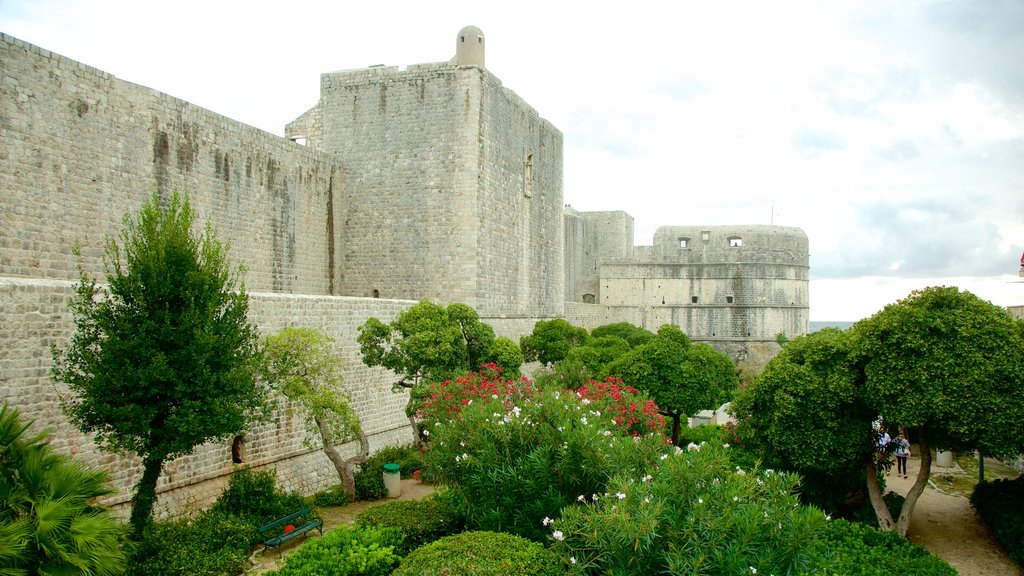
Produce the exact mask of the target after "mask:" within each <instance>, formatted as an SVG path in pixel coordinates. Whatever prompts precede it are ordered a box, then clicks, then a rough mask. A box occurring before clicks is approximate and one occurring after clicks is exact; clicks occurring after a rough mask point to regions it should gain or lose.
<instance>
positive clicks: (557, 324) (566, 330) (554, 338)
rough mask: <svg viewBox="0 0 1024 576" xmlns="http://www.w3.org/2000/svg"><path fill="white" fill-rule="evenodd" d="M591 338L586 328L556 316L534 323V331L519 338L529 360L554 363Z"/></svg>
mask: <svg viewBox="0 0 1024 576" xmlns="http://www.w3.org/2000/svg"><path fill="white" fill-rule="evenodd" d="M589 338H590V334H588V333H587V329H586V328H582V327H579V326H573V325H572V324H570V323H569V322H567V321H565V320H563V319H562V318H555V319H554V320H541V321H540V322H537V323H536V324H534V326H533V332H532V333H530V334H528V335H526V336H523V337H522V338H520V339H519V346H520V347H521V348H522V349H523V356H524V357H525V358H526V361H527V362H534V361H539V362H540V363H542V364H554V363H556V362H558V361H560V360H562V359H563V358H565V356H566V355H567V354H568V353H569V350H572V349H573V348H575V347H577V346H582V345H583V344H585V343H586V342H587V340H588V339H589Z"/></svg>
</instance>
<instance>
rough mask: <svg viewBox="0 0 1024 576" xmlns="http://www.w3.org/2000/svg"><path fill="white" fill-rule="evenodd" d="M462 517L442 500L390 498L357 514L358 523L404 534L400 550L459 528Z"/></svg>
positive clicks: (412, 547)
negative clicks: (393, 529) (390, 499)
mask: <svg viewBox="0 0 1024 576" xmlns="http://www.w3.org/2000/svg"><path fill="white" fill-rule="evenodd" d="M464 523H465V520H464V518H463V517H462V515H461V514H460V513H459V511H458V510H455V509H453V508H452V507H451V506H450V505H449V504H447V503H446V502H445V501H444V500H438V499H436V498H433V497H431V498H425V499H423V500H392V501H389V502H384V503H381V504H376V505H374V506H371V507H369V508H367V509H366V510H364V511H363V512H362V513H360V514H359V516H358V517H357V518H356V525H357V526H384V527H390V528H395V529H397V530H399V531H400V532H401V533H402V535H403V536H404V537H405V540H404V542H403V547H402V548H401V549H400V550H399V552H401V553H407V552H409V551H411V550H414V549H416V548H419V547H420V546H422V545H423V544H426V543H427V542H432V541H434V540H437V539H438V538H441V537H443V536H448V535H450V534H455V533H456V532H459V531H460V530H462V526H463V524H464Z"/></svg>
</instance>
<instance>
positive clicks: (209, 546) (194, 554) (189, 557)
mask: <svg viewBox="0 0 1024 576" xmlns="http://www.w3.org/2000/svg"><path fill="white" fill-rule="evenodd" d="M254 533H256V526H255V525H253V524H251V523H249V522H247V521H246V520H245V519H244V518H242V517H240V516H235V515H230V514H226V513H223V512H214V511H208V512H204V513H202V514H200V515H198V516H196V517H194V518H189V519H182V520H173V521H167V522H153V523H152V524H150V525H149V526H148V527H146V530H145V532H143V536H142V542H140V543H139V544H138V545H137V547H136V549H135V551H134V560H133V561H132V562H131V563H130V566H129V569H128V574H129V576H179V575H181V574H189V575H190V576H206V575H210V576H214V575H222V574H241V573H242V572H243V571H244V570H245V568H246V558H247V556H248V551H249V548H250V543H251V542H252V539H253V534H254Z"/></svg>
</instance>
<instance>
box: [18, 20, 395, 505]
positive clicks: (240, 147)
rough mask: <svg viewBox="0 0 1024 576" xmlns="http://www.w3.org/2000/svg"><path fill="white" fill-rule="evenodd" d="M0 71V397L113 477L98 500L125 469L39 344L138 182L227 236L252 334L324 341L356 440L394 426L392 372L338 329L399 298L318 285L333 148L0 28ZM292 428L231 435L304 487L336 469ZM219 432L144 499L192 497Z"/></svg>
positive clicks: (332, 246) (208, 468)
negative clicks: (366, 361) (342, 292)
mask: <svg viewBox="0 0 1024 576" xmlns="http://www.w3.org/2000/svg"><path fill="white" fill-rule="evenodd" d="M0 78H2V79H3V83H2V84H0V128H2V131H3V132H2V133H3V145H2V147H0V154H2V156H0V200H2V205H3V210H2V211H0V319H2V324H0V399H2V400H4V401H9V402H10V403H11V404H12V405H13V406H15V407H17V408H19V409H20V410H21V411H22V414H23V417H24V418H25V419H27V420H34V421H35V425H34V429H36V430H42V429H50V430H52V436H51V437H52V440H53V443H54V445H55V446H56V447H57V448H58V449H59V450H61V451H63V452H66V453H70V454H74V455H76V456H79V457H81V458H83V459H84V460H85V461H86V462H89V463H90V464H94V465H105V466H106V467H108V468H109V469H110V470H111V471H112V472H113V474H114V485H115V487H116V488H117V489H118V490H119V493H118V494H117V495H116V496H115V497H114V498H113V499H112V502H113V503H115V504H116V503H123V502H126V501H127V499H128V498H129V490H130V488H131V486H132V485H133V484H134V483H135V481H136V480H137V478H138V474H141V467H140V466H139V465H138V463H137V462H135V461H133V460H131V459H120V458H116V457H113V456H111V455H108V454H103V453H100V452H98V451H97V450H96V449H95V448H94V446H93V443H92V441H91V440H90V439H89V438H86V437H84V436H82V435H81V434H79V433H78V432H77V431H75V430H74V429H73V428H72V427H71V426H70V425H69V424H68V423H67V421H66V420H65V418H64V417H63V415H62V413H61V411H60V408H59V402H58V400H59V398H58V397H59V395H60V394H61V393H62V390H61V388H60V387H58V386H57V385H55V384H54V383H53V382H52V381H51V380H50V374H49V369H50V363H51V358H50V346H51V345H52V344H57V345H63V344H64V343H66V342H67V341H68V339H69V337H70V335H71V333H72V332H73V329H74V326H73V323H72V317H71V314H70V311H69V310H68V308H67V302H68V299H69V297H70V296H71V294H72V286H73V283H74V281H75V280H77V278H78V272H77V269H76V267H77V265H78V263H79V261H80V262H81V265H82V267H83V269H84V270H85V271H86V272H88V273H89V274H90V275H92V276H94V277H97V276H98V277H99V278H101V279H102V273H103V262H102V256H103V246H104V239H105V238H106V237H108V236H113V235H116V234H118V232H119V230H120V228H121V219H122V216H123V215H124V213H125V211H128V210H130V211H135V210H136V209H137V208H138V207H139V206H140V205H141V204H142V203H143V202H144V201H145V200H146V199H147V198H148V197H149V196H150V195H151V194H153V193H154V192H156V193H158V194H159V195H160V197H162V198H164V197H167V196H169V194H170V192H171V191H172V190H180V191H188V193H189V194H190V196H191V202H192V206H193V207H194V209H195V210H196V212H197V216H198V220H199V222H201V223H202V222H208V223H210V224H211V225H212V226H213V228H214V229H215V230H216V232H217V234H218V237H220V238H221V239H223V240H226V241H228V242H229V243H230V246H231V248H230V258H231V261H232V262H233V263H234V264H241V265H244V266H245V268H246V273H245V275H244V280H245V285H246V288H247V290H249V291H250V293H251V295H252V303H251V319H252V321H253V322H254V323H256V324H257V325H258V326H259V327H260V329H261V331H263V332H264V333H272V332H275V331H277V330H280V329H281V328H283V327H285V326H312V327H319V328H322V329H324V330H325V331H326V332H327V333H328V334H329V335H330V336H332V337H333V338H335V339H336V340H337V343H338V350H339V353H340V354H341V355H342V357H343V358H344V359H345V362H346V365H347V366H348V369H347V371H346V377H345V384H346V386H347V387H348V388H349V390H350V391H351V393H352V396H353V401H354V406H355V408H356V409H357V411H358V413H359V414H360V416H361V418H362V420H363V423H364V426H365V427H366V429H367V431H368V432H369V433H370V434H371V436H372V438H371V442H372V444H373V445H381V444H383V443H388V442H394V441H396V440H399V439H400V440H401V441H403V442H404V441H409V440H411V434H410V432H409V431H408V427H407V420H406V418H405V414H404V406H405V396H404V395H401V394H392V393H391V391H390V383H391V381H392V380H394V379H395V378H394V377H393V375H391V374H390V373H388V372H386V371H383V370H379V369H373V370H371V369H368V368H366V367H365V366H363V364H362V362H361V359H360V357H359V354H358V348H357V345H356V343H355V336H356V334H357V328H358V326H359V325H360V324H362V323H363V322H365V320H366V319H367V318H369V317H370V316H377V317H379V318H381V319H382V320H384V321H389V320H391V319H392V318H394V317H395V315H397V314H398V312H400V311H401V310H403V309H405V308H407V307H408V306H410V305H411V304H413V303H414V302H413V301H411V300H400V299H392V300H382V299H369V298H345V297H340V296H337V295H332V294H338V293H339V292H338V284H339V282H338V281H337V276H336V275H337V266H336V263H337V262H338V261H339V260H340V258H339V257H338V256H337V252H338V251H339V250H340V249H341V246H340V243H339V242H338V241H337V237H336V235H332V229H333V228H334V222H336V221H337V220H338V216H337V214H338V213H339V212H338V211H339V210H340V208H341V206H340V204H341V202H342V201H343V196H342V194H341V191H342V189H343V188H344V178H343V172H342V170H341V169H340V167H339V164H338V162H337V161H336V159H335V158H334V157H332V156H331V155H328V154H325V153H323V152H320V151H317V150H315V149H313V148H309V147H303V146H300V145H298V144H295V143H293V142H290V141H288V140H287V139H284V138H281V137H279V136H275V135H273V134H269V133H266V132H263V131H261V130H257V129H255V128H252V127H250V126H246V125H243V124H241V123H238V122H235V121H233V120H230V119H229V118H226V117H224V116H221V115H219V114H215V113H213V112H210V111H208V110H204V109H202V108H199V107H196V106H193V105H191V104H189V103H187V102H184V101H181V100H179V99H177V98H174V97H171V96H169V95H166V94H162V93H160V92H157V91H155V90H151V89H149V88H145V87H142V86H138V85H135V84H132V83H130V82H125V81H123V80H119V79H117V78H114V77H113V76H111V75H109V74H106V73H104V72H102V71H99V70H96V69H94V68H91V67H89V66H86V65H84V64H80V63H78V62H75V61H72V60H69V59H67V58H64V57H62V56H59V55H57V54H53V53H51V52H48V51H45V50H42V49H40V48H37V47H35V46H31V45H29V44H27V43H25V42H22V41H19V40H17V39H15V38H12V37H10V36H6V35H5V36H2V37H0ZM76 243H77V244H78V245H79V246H80V247H81V254H82V257H81V260H79V259H78V258H76V256H75V255H74V253H73V248H74V246H75V245H76ZM302 438H303V426H302V422H301V419H300V418H296V417H295V415H294V410H293V409H282V410H281V411H279V412H278V413H277V415H276V420H275V422H273V423H271V424H268V425H264V426H260V427H258V428H256V429H255V430H253V431H252V432H251V433H250V434H249V435H247V437H246V443H245V446H246V452H247V460H246V462H247V463H250V464H253V465H262V464H269V463H274V462H276V464H277V469H278V473H279V476H280V477H281V479H282V481H283V482H284V485H285V486H286V487H288V488H293V489H299V490H303V491H304V492H311V491H315V490H317V489H320V488H323V487H325V486H328V485H330V484H332V483H334V482H336V476H334V472H333V468H331V466H330V464H329V462H328V461H327V459H326V457H323V455H322V453H320V452H319V451H310V450H309V449H306V448H305V447H304V446H303V445H302ZM230 446H231V443H230V442H229V443H226V444H224V443H221V444H216V445H208V446H204V447H202V448H201V449H199V450H198V451H197V452H196V453H195V454H193V455H191V456H188V457H185V458H180V459H178V460H175V461H174V462H172V463H170V464H169V465H168V466H167V469H166V471H165V473H164V474H163V475H162V477H161V479H160V485H159V489H160V491H161V501H160V506H161V507H162V508H165V509H168V510H172V511H179V510H181V509H182V506H184V505H186V504H187V503H189V502H191V503H194V504H196V505H201V504H204V503H208V502H209V500H210V498H212V497H214V496H215V495H216V494H217V493H218V492H219V491H220V489H221V487H222V484H223V482H224V480H225V479H226V477H227V476H226V475H227V474H229V473H230V471H231V469H232V463H231V454H230ZM350 449H351V448H350ZM332 476H334V479H333V480H332ZM186 487H188V489H187V490H183V488H186Z"/></svg>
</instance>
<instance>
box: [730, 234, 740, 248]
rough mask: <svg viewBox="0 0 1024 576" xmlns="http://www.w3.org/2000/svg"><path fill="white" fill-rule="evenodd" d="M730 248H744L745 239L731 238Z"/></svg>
mask: <svg viewBox="0 0 1024 576" xmlns="http://www.w3.org/2000/svg"><path fill="white" fill-rule="evenodd" d="M729 246H732V247H734V248H735V247H738V246H743V238H740V237H739V236H729Z"/></svg>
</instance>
